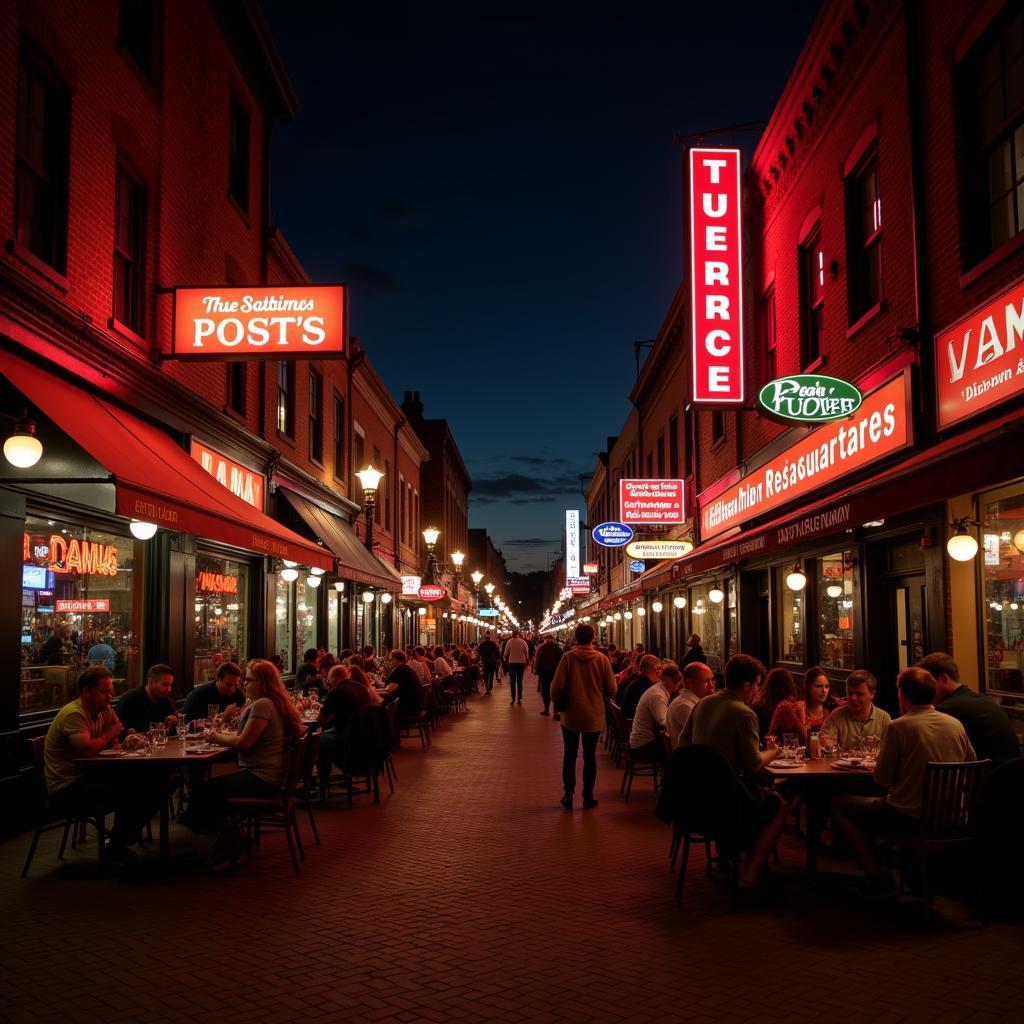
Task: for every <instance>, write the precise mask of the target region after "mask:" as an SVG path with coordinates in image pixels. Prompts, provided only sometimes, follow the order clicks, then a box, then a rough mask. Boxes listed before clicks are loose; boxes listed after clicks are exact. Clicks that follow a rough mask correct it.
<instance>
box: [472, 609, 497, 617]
mask: <svg viewBox="0 0 1024 1024" xmlns="http://www.w3.org/2000/svg"><path fill="white" fill-rule="evenodd" d="M477 615H479V616H481V617H482V618H485V619H496V618H497V617H498V609H497V608H481V609H480V610H479V611H478V612H477Z"/></svg>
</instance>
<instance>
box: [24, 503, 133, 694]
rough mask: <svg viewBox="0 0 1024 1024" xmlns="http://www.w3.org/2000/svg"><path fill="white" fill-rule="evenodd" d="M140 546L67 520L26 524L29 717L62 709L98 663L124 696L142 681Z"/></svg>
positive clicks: (31, 518) (34, 520) (34, 519)
mask: <svg viewBox="0 0 1024 1024" xmlns="http://www.w3.org/2000/svg"><path fill="white" fill-rule="evenodd" d="M142 550H143V545H142V544H141V543H140V542H137V541H135V540H133V538H132V537H130V536H122V535H120V534H113V533H106V532H103V531H100V530H92V529H89V528H88V527H84V526H77V525H73V524H69V523H67V522H64V521H56V520H53V519H43V518H37V517H35V516H29V517H27V518H26V520H25V533H24V543H23V554H22V563H23V565H22V579H21V691H20V693H21V700H20V710H21V713H22V714H27V713H30V712H37V711H49V710H53V709H56V708H60V707H62V706H63V705H64V704H66V703H67V702H68V701H69V700H72V699H73V698H74V695H75V692H76V690H75V685H76V682H77V679H78V676H79V674H80V673H81V672H82V671H83V670H84V669H85V668H87V667H88V666H89V665H91V664H95V665H106V666H107V667H108V668H109V669H110V670H111V671H112V672H113V673H114V684H115V686H116V688H117V692H118V693H123V692H124V691H125V690H126V689H129V688H130V687H132V686H137V685H138V683H139V682H140V681H141V679H142V669H141V652H140V650H139V636H140V614H141V607H142V602H141V600H140V594H139V589H140V587H141V583H142V573H141V571H139V569H140V568H141V565H140V559H139V556H141V552H142Z"/></svg>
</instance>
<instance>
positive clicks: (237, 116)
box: [228, 93, 249, 213]
mask: <svg viewBox="0 0 1024 1024" xmlns="http://www.w3.org/2000/svg"><path fill="white" fill-rule="evenodd" d="M229 133H230V135H229V146H228V195H229V196H231V198H232V199H234V201H235V202H236V203H238V205H239V206H240V207H241V208H242V210H243V212H246V213H247V212H248V211H249V113H248V111H247V110H246V109H245V107H243V106H242V101H241V100H239V98H238V97H237V96H236V95H235V94H234V93H232V94H231V123H230V127H229Z"/></svg>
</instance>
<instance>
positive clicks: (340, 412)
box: [334, 393, 363, 480]
mask: <svg viewBox="0 0 1024 1024" xmlns="http://www.w3.org/2000/svg"><path fill="white" fill-rule="evenodd" d="M359 468H360V469H362V468H363V467H362V466H360V467H359ZM334 475H335V476H336V477H337V478H338V479H339V480H344V479H345V400H344V399H343V398H342V397H341V395H339V394H337V393H335V395H334Z"/></svg>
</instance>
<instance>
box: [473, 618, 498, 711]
mask: <svg viewBox="0 0 1024 1024" xmlns="http://www.w3.org/2000/svg"><path fill="white" fill-rule="evenodd" d="M476 653H477V656H478V657H479V658H480V667H481V668H482V669H483V672H484V693H485V694H486V695H487V696H488V697H490V695H491V690H493V689H494V674H495V673H496V672H497V671H498V662H499V661H500V660H501V651H500V650H498V645H497V644H496V643H495V642H494V640H493V639H492V637H491V634H490V633H484V638H483V640H481V641H480V644H479V646H478V647H477V649H476Z"/></svg>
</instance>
